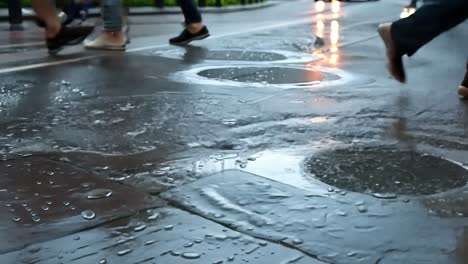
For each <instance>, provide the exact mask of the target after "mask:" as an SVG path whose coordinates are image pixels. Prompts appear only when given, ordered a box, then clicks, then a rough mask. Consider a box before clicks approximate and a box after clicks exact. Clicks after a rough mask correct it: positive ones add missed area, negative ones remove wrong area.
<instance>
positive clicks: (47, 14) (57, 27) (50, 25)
mask: <svg viewBox="0 0 468 264" xmlns="http://www.w3.org/2000/svg"><path fill="white" fill-rule="evenodd" d="M32 6H33V8H34V11H35V12H36V14H37V16H38V17H39V18H40V19H41V20H42V21H43V22H44V24H45V36H46V43H47V48H48V49H49V52H50V53H52V54H54V53H57V52H58V51H60V50H61V49H62V48H63V47H64V46H66V45H76V44H78V43H80V42H81V41H83V40H84V39H85V38H86V37H87V36H88V35H89V34H91V32H92V31H93V27H91V26H79V27H73V28H68V27H64V26H62V24H61V23H60V19H59V17H58V16H57V11H56V10H55V6H54V3H53V2H52V1H50V0H33V1H32Z"/></svg>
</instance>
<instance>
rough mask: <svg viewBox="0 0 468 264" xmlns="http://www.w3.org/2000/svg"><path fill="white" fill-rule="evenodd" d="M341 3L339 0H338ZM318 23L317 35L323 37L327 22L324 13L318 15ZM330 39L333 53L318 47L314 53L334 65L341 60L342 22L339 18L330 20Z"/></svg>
mask: <svg viewBox="0 0 468 264" xmlns="http://www.w3.org/2000/svg"><path fill="white" fill-rule="evenodd" d="M337 3H338V4H339V2H337ZM316 19H317V20H316V24H315V35H316V36H317V37H320V38H323V37H324V35H325V29H326V28H325V23H324V19H325V18H324V17H323V15H321V14H320V15H317V17H316ZM329 39H330V46H329V51H330V53H331V54H329V55H328V54H325V53H323V52H324V50H322V49H318V50H316V51H314V53H313V55H315V56H318V57H322V58H324V59H325V61H326V63H328V64H331V65H333V66H335V65H337V64H338V63H339V61H340V55H339V45H338V44H339V41H340V23H339V21H338V20H336V19H335V20H332V21H331V22H330V33H329Z"/></svg>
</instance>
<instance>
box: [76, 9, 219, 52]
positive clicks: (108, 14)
mask: <svg viewBox="0 0 468 264" xmlns="http://www.w3.org/2000/svg"><path fill="white" fill-rule="evenodd" d="M179 4H180V7H181V9H182V13H183V15H184V18H185V22H184V25H185V28H184V30H183V31H182V33H180V34H179V35H178V36H177V37H174V38H171V39H170V40H169V43H170V44H173V45H186V44H188V43H190V42H192V41H194V40H201V39H204V38H207V37H209V36H210V33H209V31H208V28H207V27H206V26H205V25H204V24H203V21H202V16H201V14H200V11H199V9H198V7H197V5H196V3H195V0H180V1H179ZM102 18H103V20H104V32H102V34H101V35H99V36H98V37H97V38H96V39H95V40H92V41H88V42H86V43H85V47H86V48H88V49H103V50H125V48H126V44H127V43H128V36H127V31H128V25H124V24H125V23H123V20H124V19H123V14H122V0H103V1H102Z"/></svg>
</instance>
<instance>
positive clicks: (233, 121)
mask: <svg viewBox="0 0 468 264" xmlns="http://www.w3.org/2000/svg"><path fill="white" fill-rule="evenodd" d="M221 122H222V123H223V125H226V126H235V125H236V124H237V120H236V119H223V120H222V121H221Z"/></svg>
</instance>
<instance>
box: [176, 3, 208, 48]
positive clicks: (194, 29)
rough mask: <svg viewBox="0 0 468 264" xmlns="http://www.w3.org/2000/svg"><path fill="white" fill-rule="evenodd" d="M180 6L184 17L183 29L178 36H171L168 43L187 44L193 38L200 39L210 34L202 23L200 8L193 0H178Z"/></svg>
mask: <svg viewBox="0 0 468 264" xmlns="http://www.w3.org/2000/svg"><path fill="white" fill-rule="evenodd" d="M179 2H180V8H181V9H182V13H183V14H184V18H185V22H184V25H185V29H184V30H183V31H182V33H180V34H179V36H177V37H175V38H171V39H170V40H169V43H170V44H173V45H187V44H189V43H190V42H192V41H194V40H202V39H204V38H207V37H209V36H210V32H209V31H208V28H207V27H206V26H205V25H204V24H203V21H202V16H201V14H200V10H199V9H198V8H197V5H196V3H195V0H180V1H179Z"/></svg>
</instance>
